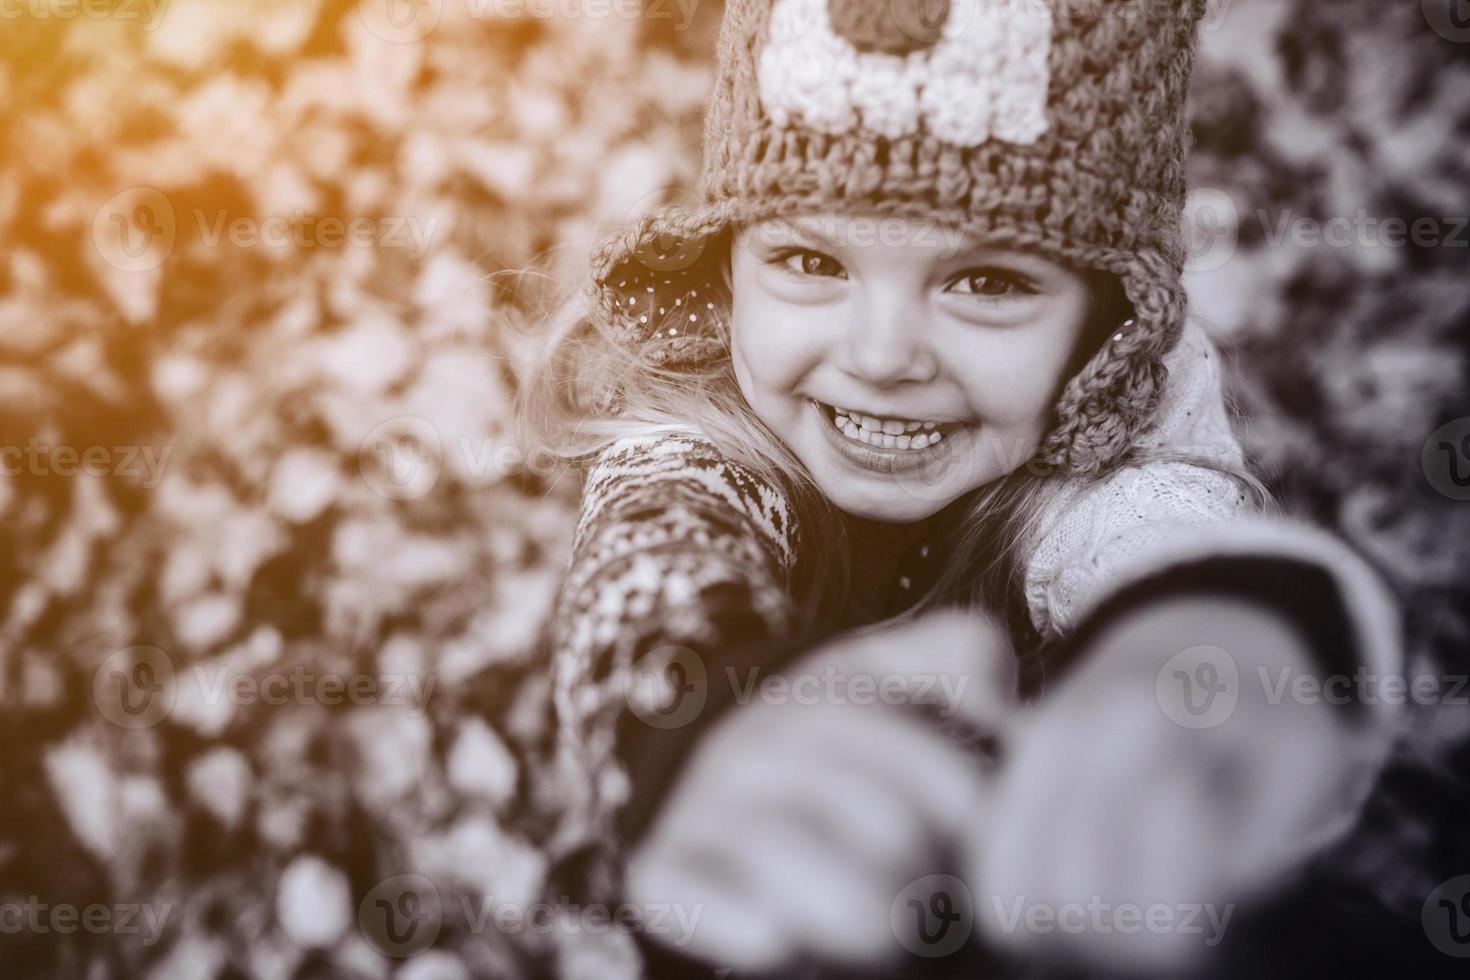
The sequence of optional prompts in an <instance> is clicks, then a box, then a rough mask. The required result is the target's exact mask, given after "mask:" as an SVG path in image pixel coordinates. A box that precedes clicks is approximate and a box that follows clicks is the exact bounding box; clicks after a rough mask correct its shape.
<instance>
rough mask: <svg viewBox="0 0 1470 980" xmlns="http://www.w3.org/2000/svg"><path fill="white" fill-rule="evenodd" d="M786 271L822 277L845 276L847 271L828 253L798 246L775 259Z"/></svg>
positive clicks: (834, 277)
mask: <svg viewBox="0 0 1470 980" xmlns="http://www.w3.org/2000/svg"><path fill="white" fill-rule="evenodd" d="M776 261H777V262H778V263H779V264H780V265H781V266H782V267H783V268H785V269H786V271H788V272H794V273H796V274H797V275H800V276H820V277H823V278H831V279H838V278H846V276H847V272H846V270H844V269H843V268H842V263H841V262H838V261H837V260H836V259H834V258H833V257H832V256H830V255H824V254H823V253H821V252H813V251H812V250H811V249H806V248H798V249H793V250H791V251H790V252H787V253H785V254H784V255H782V256H779V257H778V258H777V260H776Z"/></svg>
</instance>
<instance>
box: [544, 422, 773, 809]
mask: <svg viewBox="0 0 1470 980" xmlns="http://www.w3.org/2000/svg"><path fill="white" fill-rule="evenodd" d="M794 538H795V534H794V529H793V527H792V523H791V514H790V512H789V509H788V505H787V501H786V500H785V499H784V497H783V496H782V495H781V494H780V493H779V492H778V491H777V490H776V489H775V488H773V487H772V486H771V485H770V484H769V483H768V482H766V481H765V480H762V479H761V478H759V477H758V476H756V475H755V474H754V473H752V472H751V471H750V470H749V469H748V468H746V467H743V466H740V465H738V464H736V463H734V462H732V461H730V460H728V459H726V458H724V457H722V456H721V455H720V454H719V453H718V452H717V450H716V449H715V448H714V446H713V445H711V444H710V443H709V442H708V441H706V440H705V439H704V438H703V437H702V436H698V435H692V434H687V433H682V432H681V433H669V432H665V433H662V434H657V435H649V436H639V437H632V438H626V439H623V440H621V441H619V442H616V443H614V444H613V445H611V446H609V447H608V448H607V449H605V450H604V451H603V452H602V453H601V454H600V455H599V456H598V458H597V460H596V462H595V464H594V466H593V467H592V470H591V472H590V474H589V476H588V479H587V482H586V485H585V488H584V491H583V497H582V511H581V516H580V519H579V521H578V525H577V530H576V535H575V540H574V542H573V549H572V558H571V562H570V565H569V567H568V571H567V575H566V578H565V581H564V584H563V587H562V593H561V597H560V599H559V601H558V604H557V614H556V620H555V623H554V626H553V654H552V655H553V666H552V674H553V699H554V708H555V712H556V716H557V729H558V737H559V739H560V742H561V744H560V746H559V751H561V752H563V753H566V754H567V755H569V756H570V757H571V760H572V762H573V764H574V765H576V766H578V767H579V768H581V769H583V770H584V772H585V773H586V774H587V775H588V777H589V781H590V785H591V787H592V792H593V794H594V796H595V799H594V800H593V801H592V811H593V813H594V815H595V816H594V820H596V821H597V822H599V823H601V827H600V829H599V830H598V832H601V833H606V832H607V828H608V826H609V825H608V824H607V823H605V821H608V820H611V819H613V816H614V813H615V811H617V810H618V809H619V808H620V807H622V806H623V805H624V804H625V803H627V801H628V797H629V790H630V784H629V775H628V767H627V766H626V765H625V764H624V761H623V760H620V757H619V756H620V753H621V752H623V751H624V749H623V747H622V746H620V745H619V744H618V743H619V738H620V727H622V724H623V723H625V721H626V714H627V712H626V711H625V709H627V708H630V707H631V708H633V709H634V710H635V711H641V710H642V709H645V708H646V709H650V710H653V711H658V710H660V709H661V707H662V705H660V704H659V703H658V702H659V701H660V699H665V700H666V699H667V698H668V697H669V696H671V695H672V689H670V690H659V689H657V688H655V689H654V690H649V689H648V685H647V684H646V683H645V681H646V679H647V678H649V677H657V678H665V676H666V671H665V669H664V668H666V667H668V666H670V664H669V663H666V661H671V660H672V659H674V658H675V657H676V656H678V655H680V654H681V652H682V653H683V655H684V656H688V655H690V654H693V655H695V656H698V657H699V658H701V660H704V659H706V658H708V657H714V656H716V655H719V654H723V653H726V652H727V651H728V650H730V649H732V648H752V647H755V648H761V647H772V646H775V645H776V644H777V643H778V641H779V640H780V638H782V637H783V636H785V634H786V633H787V631H788V629H789V627H790V625H791V610H792V602H791V600H790V598H789V594H788V588H787V586H788V577H789V575H790V572H791V568H792V563H793V561H794V552H793V549H794V543H795V541H794ZM652 661H658V662H657V663H653V662H652ZM635 665H636V671H635ZM685 666H687V665H685ZM635 673H636V675H637V678H638V680H639V683H638V684H632V683H631V681H632V679H633V677H634V675H635ZM645 701H646V702H648V703H647V704H644V703H643V702H645Z"/></svg>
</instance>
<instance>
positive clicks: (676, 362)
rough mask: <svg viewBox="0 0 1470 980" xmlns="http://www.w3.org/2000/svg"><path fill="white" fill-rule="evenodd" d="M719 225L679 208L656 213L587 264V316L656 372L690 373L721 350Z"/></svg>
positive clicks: (722, 241)
mask: <svg viewBox="0 0 1470 980" xmlns="http://www.w3.org/2000/svg"><path fill="white" fill-rule="evenodd" d="M728 239H729V236H728V234H727V233H726V229H725V227H724V224H723V221H722V220H711V216H710V215H709V214H708V213H704V212H700V213H696V212H690V211H688V210H685V209H682V208H676V209H669V210H665V211H661V212H658V213H657V214H654V215H651V216H649V217H647V218H644V219H642V220H641V221H639V222H638V223H637V224H635V225H634V226H633V227H632V228H631V229H629V230H628V232H627V233H626V234H624V235H621V236H619V237H617V238H615V239H613V240H612V241H610V242H607V243H606V244H604V245H603V246H602V248H600V249H599V250H598V251H597V253H596V254H594V255H593V258H592V270H593V275H592V284H591V287H590V291H591V294H592V309H593V314H594V316H596V317H597V319H598V322H599V325H600V326H601V327H602V328H603V329H605V330H607V331H608V332H609V333H611V334H612V336H613V337H614V338H615V339H616V340H617V341H618V342H619V343H622V344H624V345H625V346H627V347H628V348H629V349H631V350H633V351H635V352H636V353H638V354H639V355H640V356H641V357H644V358H645V359H647V360H648V361H650V362H651V363H654V364H657V365H659V366H661V367H669V368H673V367H692V366H699V365H701V364H704V363H706V362H707V361H708V360H709V359H710V358H712V357H717V356H718V355H719V354H720V353H722V352H723V351H724V350H725V346H726V344H725V337H724V334H723V332H722V330H721V318H722V317H723V316H724V315H725V312H726V311H727V310H728V307H729V304H728V302H727V301H726V299H725V296H726V293H727V289H726V287H725V281H724V274H723V270H722V263H723V262H724V261H726V259H727V256H728V251H729V250H728Z"/></svg>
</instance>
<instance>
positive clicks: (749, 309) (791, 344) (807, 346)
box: [731, 305, 822, 388]
mask: <svg viewBox="0 0 1470 980" xmlns="http://www.w3.org/2000/svg"><path fill="white" fill-rule="evenodd" d="M810 327H811V324H806V323H803V322H802V318H801V317H800V316H791V315H790V313H789V311H786V310H781V309H778V308H774V307H771V306H767V307H765V308H756V307H753V306H749V305H747V306H746V307H744V308H738V309H737V312H736V314H735V317H734V319H733V322H732V323H731V337H732V343H733V345H734V347H735V350H736V353H737V355H739V356H740V358H741V360H743V361H744V362H745V364H746V367H747V369H748V371H749V373H750V375H751V376H752V379H753V380H755V381H757V382H758V383H759V384H761V385H762V386H763V387H770V388H780V387H784V386H789V385H793V384H795V383H796V382H797V381H799V380H800V379H801V378H803V377H805V376H806V375H807V374H808V373H809V372H810V371H811V369H812V367H813V366H814V365H815V363H816V362H817V361H819V360H820V358H821V352H822V346H821V345H820V344H818V343H815V342H814V338H815V336H816V334H817V331H815V330H812V329H809V328H810Z"/></svg>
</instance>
